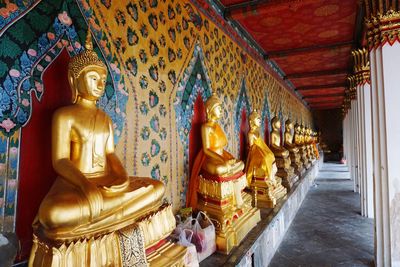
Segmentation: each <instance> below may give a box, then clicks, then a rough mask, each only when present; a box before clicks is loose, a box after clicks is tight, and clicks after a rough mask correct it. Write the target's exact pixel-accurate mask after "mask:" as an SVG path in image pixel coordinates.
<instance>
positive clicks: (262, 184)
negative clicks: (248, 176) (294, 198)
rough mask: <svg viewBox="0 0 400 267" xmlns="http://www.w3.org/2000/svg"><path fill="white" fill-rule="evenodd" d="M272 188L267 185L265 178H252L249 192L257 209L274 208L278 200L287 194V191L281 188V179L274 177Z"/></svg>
mask: <svg viewBox="0 0 400 267" xmlns="http://www.w3.org/2000/svg"><path fill="white" fill-rule="evenodd" d="M275 179H276V185H275V186H274V187H272V186H270V185H268V183H267V181H266V180H265V178H258V177H254V178H253V182H252V184H251V186H250V190H251V192H252V195H253V197H254V206H256V207H258V208H274V207H275V205H276V203H277V202H278V200H279V199H281V198H283V197H284V196H286V194H287V189H286V188H285V187H283V186H282V184H281V182H282V179H281V178H279V177H276V178H275Z"/></svg>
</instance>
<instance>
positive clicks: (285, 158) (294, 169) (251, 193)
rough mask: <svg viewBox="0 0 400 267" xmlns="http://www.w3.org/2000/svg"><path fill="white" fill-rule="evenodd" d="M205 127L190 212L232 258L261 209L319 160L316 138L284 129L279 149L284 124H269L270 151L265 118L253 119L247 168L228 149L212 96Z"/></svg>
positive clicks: (217, 102)
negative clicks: (201, 215) (207, 223)
mask: <svg viewBox="0 0 400 267" xmlns="http://www.w3.org/2000/svg"><path fill="white" fill-rule="evenodd" d="M205 110H206V122H205V123H203V124H202V127H201V137H202V149H201V151H200V152H199V154H198V155H197V157H196V159H195V162H194V165H193V169H192V173H191V177H190V180H189V188H188V194H187V206H189V207H192V208H193V209H195V210H201V211H203V212H206V213H207V214H208V215H209V216H210V217H211V220H212V221H213V223H214V225H215V228H216V232H217V238H216V242H217V248H218V250H219V251H221V252H224V253H229V252H230V251H231V250H232V248H233V247H235V246H237V245H238V244H239V243H240V242H241V240H243V238H244V237H245V236H246V234H247V233H249V232H250V230H251V229H252V228H253V227H254V226H255V225H256V224H257V223H258V222H259V221H260V220H261V218H260V211H259V209H258V208H274V207H275V205H276V204H277V201H278V200H280V199H282V198H283V197H284V196H285V195H286V194H287V192H288V191H289V190H291V189H292V188H293V185H294V184H295V183H296V181H297V180H298V177H299V176H301V175H302V174H303V173H304V170H305V169H308V168H310V166H311V165H312V164H313V163H314V162H315V160H316V159H317V157H318V156H317V153H318V151H317V149H316V146H315V136H314V134H313V133H312V131H311V130H310V129H309V128H305V127H303V126H300V125H299V124H296V125H295V128H294V126H293V123H292V122H291V121H290V120H287V121H286V123H285V126H286V130H285V134H284V137H285V138H284V142H283V144H282V143H281V138H280V131H281V125H280V120H279V119H278V118H277V117H275V118H274V119H272V121H271V125H272V132H271V145H270V147H269V146H268V145H267V144H266V143H265V141H264V139H263V138H262V136H261V134H260V128H261V121H262V120H261V116H260V115H259V114H258V113H257V111H253V112H252V113H251V114H250V116H249V126H250V127H249V128H250V130H249V132H248V136H247V141H248V142H247V143H248V155H247V160H246V163H244V162H243V161H241V160H239V159H236V158H235V157H234V156H233V155H231V154H230V153H229V152H228V151H226V150H225V149H224V148H225V147H226V146H227V145H228V140H227V138H226V136H225V133H224V132H223V130H222V128H221V126H220V125H219V124H218V120H219V119H221V117H222V114H223V110H222V103H221V101H220V100H219V99H218V97H217V96H216V95H212V96H211V97H210V98H208V100H207V101H206V103H205Z"/></svg>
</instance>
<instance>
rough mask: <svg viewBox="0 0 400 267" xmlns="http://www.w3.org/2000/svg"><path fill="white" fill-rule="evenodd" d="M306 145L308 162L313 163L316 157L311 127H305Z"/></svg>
mask: <svg viewBox="0 0 400 267" xmlns="http://www.w3.org/2000/svg"><path fill="white" fill-rule="evenodd" d="M305 143H306V147H307V157H308V160H309V161H311V163H313V162H314V161H315V155H314V150H313V148H312V139H311V129H310V128H309V127H305Z"/></svg>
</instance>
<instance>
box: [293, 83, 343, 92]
mask: <svg viewBox="0 0 400 267" xmlns="http://www.w3.org/2000/svg"><path fill="white" fill-rule="evenodd" d="M346 86H347V84H346V83H332V84H322V85H310V86H301V87H297V88H296V89H295V90H296V91H301V90H318V89H334V88H337V87H346ZM340 90H343V89H340Z"/></svg>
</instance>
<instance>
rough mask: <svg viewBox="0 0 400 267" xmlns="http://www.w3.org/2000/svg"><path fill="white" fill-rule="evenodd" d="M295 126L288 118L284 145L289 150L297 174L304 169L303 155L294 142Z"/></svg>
mask: <svg viewBox="0 0 400 267" xmlns="http://www.w3.org/2000/svg"><path fill="white" fill-rule="evenodd" d="M294 132H295V131H294V126H293V123H292V121H291V120H290V119H288V120H286V122H285V135H284V136H285V141H284V146H285V148H286V149H287V150H288V151H289V155H290V160H291V163H292V167H293V168H294V171H295V172H296V174H297V175H300V174H301V172H302V171H303V169H304V168H303V163H302V162H301V156H300V152H299V148H298V147H297V146H296V144H294V143H293V139H294V136H293V134H294Z"/></svg>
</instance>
